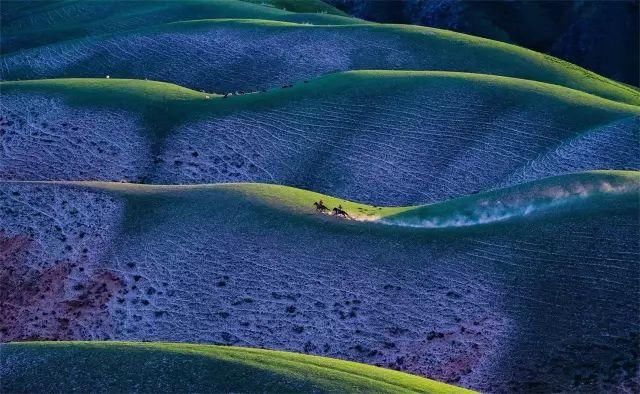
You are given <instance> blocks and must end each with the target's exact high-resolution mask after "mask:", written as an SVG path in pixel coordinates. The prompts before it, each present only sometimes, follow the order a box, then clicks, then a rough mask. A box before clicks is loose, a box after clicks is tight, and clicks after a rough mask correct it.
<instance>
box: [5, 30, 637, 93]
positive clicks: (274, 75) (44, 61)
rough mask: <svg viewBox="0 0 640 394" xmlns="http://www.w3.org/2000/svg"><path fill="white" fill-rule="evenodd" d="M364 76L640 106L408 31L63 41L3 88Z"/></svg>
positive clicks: (606, 87)
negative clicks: (420, 78) (27, 83)
mask: <svg viewBox="0 0 640 394" xmlns="http://www.w3.org/2000/svg"><path fill="white" fill-rule="evenodd" d="M361 69H394V70H400V69H405V70H446V71H461V72H473V73H482V74H495V75H502V76H509V77H516V78H523V79H529V80H534V81H541V82H548V83H552V84H557V85H561V86H566V87H570V88H574V89H578V90H582V91H585V92H588V93H592V94H595V95H598V96H601V97H604V98H608V99H612V100H618V101H621V102H625V103H630V104H636V105H637V104H640V92H638V90H637V89H634V88H631V87H628V86H626V85H624V84H620V83H617V82H614V81H611V80H608V79H606V78H604V77H601V76H599V75H597V74H594V73H591V72H589V71H587V70H584V69H581V68H579V67H577V66H575V65H572V64H569V63H566V62H563V61H561V60H559V59H556V58H553V57H550V56H545V55H542V54H539V53H536V52H532V51H529V50H526V49H523V48H520V47H516V46H513V45H508V44H504V43H500V42H497V41H491V40H486V39H481V38H477V37H472V36H467V35H463V34H458V33H453V32H448V31H444V30H438V29H431V28H423V27H415V26H403V25H376V24H360V25H342V26H314V25H305V24H296V23H287V22H275V21H260V20H219V19H218V20H203V21H186V22H177V23H170V24H165V25H160V26H154V27H151V28H147V29H141V30H137V31H126V32H122V33H116V34H112V35H105V36H94V37H87V38H84V39H77V40H70V41H64V42H60V43H54V44H51V45H45V46H42V47H37V48H32V49H27V50H23V51H18V52H15V53H10V54H5V55H3V56H2V57H1V58H0V78H2V79H4V80H16V79H40V78H60V77H104V76H105V75H111V76H113V77H118V78H136V79H147V78H148V79H153V80H159V81H166V82H172V83H177V84H180V85H183V86H186V87H189V88H193V89H197V90H200V89H204V90H207V91H210V92H220V93H222V92H229V91H236V90H244V91H254V90H258V89H264V88H272V87H276V86H282V85H286V84H290V83H294V82H299V81H302V80H304V79H309V78H313V77H317V76H320V75H323V74H327V73H333V72H338V71H346V70H361Z"/></svg>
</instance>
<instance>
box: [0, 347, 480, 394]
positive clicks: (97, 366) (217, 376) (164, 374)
mask: <svg viewBox="0 0 640 394" xmlns="http://www.w3.org/2000/svg"><path fill="white" fill-rule="evenodd" d="M0 350H2V351H0V378H1V379H2V387H3V390H6V391H8V392H25V391H28V392H61V393H62V392H69V391H77V390H80V391H94V390H95V388H96V387H99V388H100V390H103V391H108V392H128V391H131V390H132V389H135V390H137V391H141V392H168V391H171V392H173V391H181V392H182V391H189V392H273V393H282V392H343V393H351V392H354V393H355V392H376V393H465V392H469V391H468V390H464V389H460V388H457V387H453V386H450V385H446V384H442V383H438V382H434V381H431V380H428V379H424V378H420V377H418V376H412V375H409V374H404V373H400V372H396V371H391V370H384V369H382V368H376V367H373V366H369V365H363V364H357V363H352V362H347V361H342V360H336V359H329V358H325V357H315V356H307V355H301V354H294V353H287V352H277V351H272V350H263V349H249V348H239V347H221V346H207V345H191V344H177V343H135V342H62V343H61V342H45V343H13V344H5V345H0ZM249 376H250V377H251V378H248V377H249Z"/></svg>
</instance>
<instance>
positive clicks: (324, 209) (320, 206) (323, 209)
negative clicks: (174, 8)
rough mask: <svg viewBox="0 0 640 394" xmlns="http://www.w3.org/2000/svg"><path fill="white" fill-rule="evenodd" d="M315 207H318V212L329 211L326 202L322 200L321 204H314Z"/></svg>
mask: <svg viewBox="0 0 640 394" xmlns="http://www.w3.org/2000/svg"><path fill="white" fill-rule="evenodd" d="M313 205H315V206H316V211H320V212H326V211H328V210H329V208H328V207H327V206H326V205H324V202H322V200H320V201H319V202H314V203H313Z"/></svg>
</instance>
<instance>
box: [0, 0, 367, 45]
mask: <svg viewBox="0 0 640 394" xmlns="http://www.w3.org/2000/svg"><path fill="white" fill-rule="evenodd" d="M24 3H25V2H24V1H6V2H3V10H2V11H0V12H2V19H3V24H2V27H1V29H2V38H1V39H0V43H1V44H2V49H1V50H0V51H1V53H4V54H7V53H11V52H16V51H19V50H23V49H27V48H33V47H37V46H41V45H45V44H50V43H53V42H59V41H64V40H70V39H76V38H82V37H88V36H95V35H101V34H105V33H113V32H123V31H126V30H132V29H138V28H140V27H142V26H152V25H157V24H162V23H168V22H176V21H182V20H197V19H218V18H224V19H228V18H248V19H266V20H279V21H289V22H298V23H313V24H320V25H324V24H331V25H340V24H358V23H366V22H365V21H362V20H359V19H356V18H348V17H346V16H343V15H344V14H342V13H341V12H340V11H338V10H336V9H335V8H333V7H329V6H327V5H326V4H325V3H322V2H320V1H301V0H296V1H293V2H284V1H282V2H279V3H276V4H275V5H269V6H267V5H268V4H266V2H256V3H262V4H252V3H251V2H245V1H240V0H187V1H153V0H151V1H136V2H130V3H128V4H126V6H125V5H123V3H122V2H107V1H102V2H87V1H57V2H56V1H53V2H52V1H49V2H46V1H35V2H32V3H31V4H30V5H29V7H24ZM285 8H286V10H285Z"/></svg>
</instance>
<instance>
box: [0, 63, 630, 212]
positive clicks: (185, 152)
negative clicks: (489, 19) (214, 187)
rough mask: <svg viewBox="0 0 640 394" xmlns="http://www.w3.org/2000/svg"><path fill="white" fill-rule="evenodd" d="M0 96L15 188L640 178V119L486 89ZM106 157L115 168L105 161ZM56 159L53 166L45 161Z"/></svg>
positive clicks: (126, 87) (350, 78)
mask: <svg viewBox="0 0 640 394" xmlns="http://www.w3.org/2000/svg"><path fill="white" fill-rule="evenodd" d="M0 86H1V87H2V90H3V93H4V102H3V106H4V107H5V108H7V109H6V111H8V112H7V114H8V116H9V118H10V119H7V120H6V121H5V122H10V123H12V125H11V126H6V127H7V130H8V134H7V135H11V136H15V137H13V138H14V139H13V140H10V139H7V141H8V142H7V144H8V145H7V146H10V148H8V150H7V152H6V153H5V156H6V158H5V160H4V161H2V160H0V171H3V172H4V174H5V175H4V178H5V179H15V180H35V179H38V180H64V179H67V180H121V179H125V180H130V181H134V182H140V181H142V180H144V182H150V183H159V184H175V183H190V184H192V183H216V182H269V183H280V184H287V185H292V186H297V187H301V188H305V189H311V190H316V191H320V192H323V193H326V194H337V195H341V196H343V197H345V198H349V199H352V200H359V201H368V202H370V203H372V204H379V205H381V204H387V205H394V204H395V205H408V204H418V203H425V202H434V201H439V200H443V199H446V198H451V197H457V196H461V195H465V194H469V193H472V192H476V191H479V190H483V189H486V188H493V187H499V186H506V185H511V184H515V183H519V182H522V181H528V180H534V179H538V178H541V177H545V176H551V175H557V174H562V173H568V172H576V171H585V170H592V169H607V168H618V169H635V168H637V166H638V165H639V164H638V162H637V160H638V159H637V157H638V154H637V145H636V144H633V143H632V142H633V141H634V140H635V139H637V138H638V127H637V119H638V114H640V110H639V109H638V107H636V106H631V105H627V104H622V103H619V102H615V101H611V100H607V99H603V98H600V97H597V96H594V95H590V94H586V93H584V92H580V91H576V90H572V89H567V88H563V87H559V86H557V85H550V84H544V83H539V82H532V81H527V80H519V79H513V78H506V77H498V76H492V75H477V74H466V73H450V72H401V71H358V72H347V73H341V74H335V75H329V76H326V77H323V78H320V79H317V80H312V81H309V82H308V83H300V84H296V85H295V86H294V87H292V88H288V89H273V90H269V91H267V92H265V93H252V94H245V95H242V96H231V97H228V98H222V97H220V96H216V95H214V94H209V93H201V92H195V91H193V90H189V89H185V88H181V87H178V86H175V85H171V84H166V83H158V82H152V81H132V80H118V79H105V78H102V79H60V80H39V81H16V82H4V83H2V84H0ZM29 108H31V109H29ZM44 108H46V111H45V110H44ZM369 108H375V109H376V111H370V110H368V109H369ZM38 111H40V115H39V114H38V113H37V112H38ZM116 114H117V116H118V119H134V120H135V119H139V121H136V122H134V120H128V121H126V120H115V119H114V117H115V116H116ZM98 120H100V121H103V123H104V124H100V125H99V126H100V127H98V125H97V124H94V125H93V126H91V125H90V124H89V123H90V122H94V123H96V121H98ZM21 124H22V126H20V125H21ZM41 124H42V125H44V126H41ZM61 125H67V128H68V126H69V125H70V126H74V127H76V128H78V127H80V128H81V129H80V130H78V131H77V134H79V138H82V139H83V141H74V142H71V141H70V140H69V139H67V138H62V137H60V135H59V133H58V132H57V131H56V130H59V129H61V128H63V126H61ZM42 127H46V130H50V131H46V130H42ZM43 132H44V135H43ZM40 135H42V137H40V138H35V139H34V138H33V137H34V136H40ZM107 136H108V138H107ZM7 138H8V137H7ZM122 139H125V140H128V141H132V139H135V140H136V141H138V142H135V141H134V142H128V143H120V142H119V141H120V140H122ZM12 141H13V142H12ZM20 141H24V142H23V143H21V142H20ZM105 141H108V142H109V143H112V144H113V145H114V147H113V149H111V150H114V152H115V153H118V152H120V154H119V156H111V155H110V154H107V153H104V152H102V153H101V152H100V151H99V149H102V150H107V147H105V146H104V145H105V144H107V142H105ZM18 143H20V146H17V145H16V144H18ZM134 143H135V144H137V145H134ZM78 145H80V146H85V147H86V149H78V148H77V146H78ZM53 146H55V147H56V148H55V150H56V152H57V153H58V154H57V155H55V156H51V155H45V154H43V152H49V151H51V149H52V147H53ZM129 146H137V147H136V148H135V149H133V148H132V149H133V150H132V151H131V152H129V153H128V152H123V151H124V150H125V148H127V147H129ZM86 152H92V153H91V155H92V156H91V157H92V158H91V159H90V160H94V161H95V160H96V158H98V159H101V160H107V161H109V162H112V161H114V160H116V162H117V163H119V164H118V166H117V168H116V171H114V170H112V169H110V167H107V166H105V167H95V166H94V167H89V168H88V167H86V166H85V165H84V163H85V160H88V159H85V157H84V156H85V153H86ZM61 153H66V154H67V156H65V157H68V158H65V160H64V161H65V163H66V164H65V165H60V164H58V161H59V160H61V159H60V157H61V156H60V155H61ZM34 154H38V155H39V156H40V157H42V160H41V161H39V162H34V161H33V160H31V159H30V158H31V157H32V155H34ZM87 154H88V153H87ZM491 155H496V157H495V158H494V159H489V157H491ZM234 158H235V159H234ZM0 159H2V156H0ZM136 163H137V164H136ZM37 165H42V166H43V167H42V168H41V169H38V168H36V167H37ZM479 168H482V169H483V170H482V171H479ZM62 170H64V171H62Z"/></svg>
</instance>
